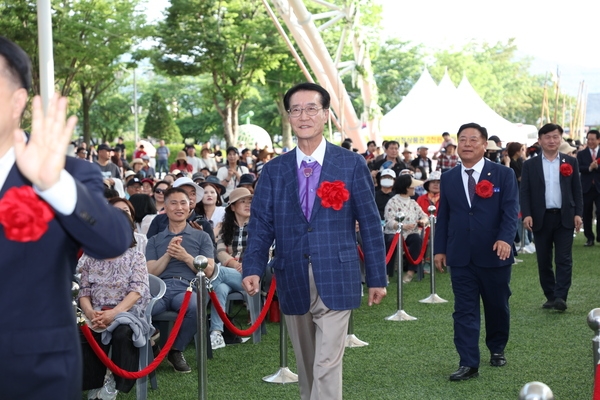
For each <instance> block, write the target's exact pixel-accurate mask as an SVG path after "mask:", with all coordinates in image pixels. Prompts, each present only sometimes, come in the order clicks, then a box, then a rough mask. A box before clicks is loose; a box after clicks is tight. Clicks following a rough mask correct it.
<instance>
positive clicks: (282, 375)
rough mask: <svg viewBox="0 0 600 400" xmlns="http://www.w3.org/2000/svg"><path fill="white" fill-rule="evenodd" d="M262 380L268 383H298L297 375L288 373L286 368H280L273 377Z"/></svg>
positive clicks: (288, 370)
mask: <svg viewBox="0 0 600 400" xmlns="http://www.w3.org/2000/svg"><path fill="white" fill-rule="evenodd" d="M262 380H263V381H265V382H269V383H281V384H286V383H298V375H296V374H295V373H293V372H292V371H290V369H289V368H288V367H282V368H279V371H277V372H275V373H274V374H273V375H269V376H265V377H264V378H262Z"/></svg>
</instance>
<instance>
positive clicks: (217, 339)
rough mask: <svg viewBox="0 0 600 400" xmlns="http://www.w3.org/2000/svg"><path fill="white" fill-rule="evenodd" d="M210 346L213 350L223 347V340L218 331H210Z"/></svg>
mask: <svg viewBox="0 0 600 400" xmlns="http://www.w3.org/2000/svg"><path fill="white" fill-rule="evenodd" d="M210 346H211V347H212V349H213V350H216V349H221V348H223V347H225V340H224V339H223V335H222V334H221V332H219V331H212V332H211V333H210Z"/></svg>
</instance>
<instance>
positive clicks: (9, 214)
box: [0, 186, 54, 243]
mask: <svg viewBox="0 0 600 400" xmlns="http://www.w3.org/2000/svg"><path fill="white" fill-rule="evenodd" d="M53 218H54V210H52V208H51V207H50V206H49V205H48V203H46V202H45V201H43V200H42V199H40V198H39V197H38V195H37V194H36V193H35V192H34V191H33V188H32V187H31V186H21V187H19V188H17V187H13V188H10V189H8V190H7V191H6V193H5V194H4V197H2V199H0V225H2V226H4V236H6V238H7V239H8V240H13V241H15V242H23V243H24V242H35V241H37V240H39V239H40V238H41V237H42V236H43V235H44V233H46V231H47V230H48V222H50V221H51V220H52V219H53Z"/></svg>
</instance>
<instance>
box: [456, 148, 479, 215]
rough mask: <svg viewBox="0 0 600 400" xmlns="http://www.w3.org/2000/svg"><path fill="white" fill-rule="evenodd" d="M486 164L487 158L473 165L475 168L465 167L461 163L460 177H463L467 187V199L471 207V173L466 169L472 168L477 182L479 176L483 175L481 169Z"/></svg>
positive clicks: (465, 187)
mask: <svg viewBox="0 0 600 400" xmlns="http://www.w3.org/2000/svg"><path fill="white" fill-rule="evenodd" d="M484 165H485V158H482V159H481V160H479V161H478V162H477V164H475V165H473V168H465V166H464V165H463V164H461V165H460V169H461V171H460V177H461V178H462V182H463V187H464V189H465V194H466V196H467V201H468V202H469V207H471V197H470V196H469V174H467V173H466V172H465V171H466V170H468V169H472V170H473V171H474V172H473V179H475V184H477V182H479V177H480V176H481V171H483V166H484Z"/></svg>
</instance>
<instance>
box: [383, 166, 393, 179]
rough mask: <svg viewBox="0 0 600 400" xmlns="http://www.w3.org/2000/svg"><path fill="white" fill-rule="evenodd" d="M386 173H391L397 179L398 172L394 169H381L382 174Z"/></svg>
mask: <svg viewBox="0 0 600 400" xmlns="http://www.w3.org/2000/svg"><path fill="white" fill-rule="evenodd" d="M385 175H389V176H391V177H393V178H394V179H396V173H395V172H394V170H393V169H389V168H388V169H384V170H383V171H381V176H385Z"/></svg>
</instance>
